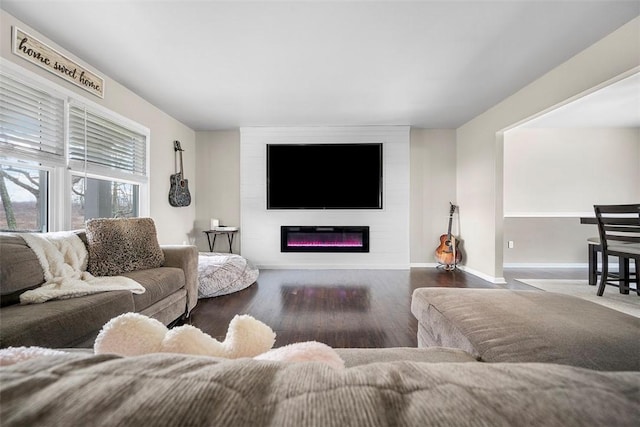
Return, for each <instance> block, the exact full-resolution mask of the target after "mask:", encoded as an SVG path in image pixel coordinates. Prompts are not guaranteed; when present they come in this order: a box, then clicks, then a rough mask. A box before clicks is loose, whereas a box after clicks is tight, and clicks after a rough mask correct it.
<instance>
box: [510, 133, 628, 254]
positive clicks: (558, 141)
mask: <svg viewBox="0 0 640 427" xmlns="http://www.w3.org/2000/svg"><path fill="white" fill-rule="evenodd" d="M638 200H640V129H637V128H576V129H571V128H568V129H567V128H562V129H539V128H518V129H515V130H512V131H509V132H506V133H505V136H504V210H505V219H504V240H505V244H504V245H503V247H504V248H505V249H504V262H505V266H510V265H514V264H515V265H529V264H544V265H554V264H556V265H566V264H572V263H573V264H586V262H587V258H586V255H585V254H586V243H585V239H586V238H587V237H592V236H596V235H597V230H596V228H595V226H592V225H581V224H580V223H579V217H580V216H593V205H594V204H616V203H635V202H637V201H638ZM510 240H511V241H513V242H514V247H513V248H508V245H507V244H506V242H508V241H510Z"/></svg>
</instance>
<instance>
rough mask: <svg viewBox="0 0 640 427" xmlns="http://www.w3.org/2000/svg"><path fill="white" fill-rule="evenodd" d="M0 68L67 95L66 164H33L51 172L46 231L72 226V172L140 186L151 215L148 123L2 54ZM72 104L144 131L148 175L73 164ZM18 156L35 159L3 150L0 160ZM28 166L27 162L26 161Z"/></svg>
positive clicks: (141, 209)
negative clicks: (96, 170) (84, 168)
mask: <svg viewBox="0 0 640 427" xmlns="http://www.w3.org/2000/svg"><path fill="white" fill-rule="evenodd" d="M0 68H1V69H2V71H3V72H4V73H6V74H9V75H10V76H12V77H15V78H16V79H18V80H21V81H24V82H26V83H27V84H29V85H33V86H35V87H36V88H38V89H39V90H42V91H45V92H47V93H49V94H50V95H52V96H55V97H58V98H61V99H63V101H64V119H63V120H64V123H63V129H64V132H63V138H64V141H63V143H64V166H61V165H55V164H48V162H47V161H46V158H45V159H44V160H43V159H40V160H39V162H40V164H38V165H33V166H31V165H30V166H29V167H33V168H34V169H41V170H46V171H47V172H49V179H48V192H47V193H48V194H47V200H46V202H47V218H46V221H47V224H46V230H43V231H63V230H69V229H70V228H71V182H72V175H76V176H78V175H80V176H84V177H87V178H94V179H100V180H109V181H118V182H123V183H128V184H134V185H138V186H139V190H138V191H139V197H138V215H139V216H140V217H148V216H149V215H150V205H151V200H150V199H151V198H150V191H149V189H150V182H151V176H150V169H151V167H150V158H151V156H150V151H151V150H150V148H151V131H150V129H149V128H147V127H146V126H143V125H142V124H140V123H137V122H135V121H133V120H131V119H129V118H127V117H125V116H122V115H121V114H118V113H116V112H114V111H112V110H109V109H108V108H106V107H104V106H102V105H100V104H98V103H96V102H94V101H92V100H91V99H88V98H86V97H84V96H82V95H80V94H78V93H76V92H73V91H72V90H69V89H66V88H64V87H62V86H60V85H58V84H56V83H54V82H52V81H50V80H49V79H47V78H45V77H42V76H40V75H38V74H36V73H34V72H32V71H30V70H27V69H26V68H23V67H22V66H20V65H18V64H15V63H13V62H10V61H8V60H6V59H5V58H0ZM71 105H74V106H82V107H84V108H86V109H87V110H89V111H91V112H92V113H93V114H97V115H99V116H102V117H104V118H106V119H108V120H111V121H113V122H114V123H117V124H118V125H120V126H123V127H126V128H128V129H129V130H131V131H134V132H137V133H139V134H142V135H144V137H145V144H146V145H145V156H146V159H145V174H144V176H140V175H136V176H134V175H132V176H131V178H128V177H123V174H122V172H115V173H114V174H113V175H111V174H109V173H108V172H107V171H105V172H103V173H89V172H87V171H82V170H78V168H77V167H76V168H73V167H72V165H71V164H70V161H69V137H70V135H69V114H70V108H71ZM11 158H12V159H15V160H33V159H28V158H26V157H20V156H19V155H18V156H16V155H14V154H13V153H11V152H7V151H3V152H2V153H1V155H0V162H2V163H3V164H5V163H6V164H15V162H11V161H10V160H7V159H11ZM23 166H24V165H23Z"/></svg>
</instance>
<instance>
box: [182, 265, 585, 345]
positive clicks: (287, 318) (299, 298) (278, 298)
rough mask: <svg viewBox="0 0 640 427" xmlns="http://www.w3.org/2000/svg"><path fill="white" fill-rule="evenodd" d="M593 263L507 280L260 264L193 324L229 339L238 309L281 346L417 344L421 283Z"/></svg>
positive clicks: (456, 284)
mask: <svg viewBox="0 0 640 427" xmlns="http://www.w3.org/2000/svg"><path fill="white" fill-rule="evenodd" d="M586 274H587V273H586V269H570V270H569V269H550V270H542V269H514V270H508V271H505V278H506V279H507V284H506V285H495V284H492V283H489V282H487V281H485V280H482V279H480V278H478V277H476V276H474V275H472V274H468V273H465V272H462V271H455V272H448V271H443V270H439V269H435V268H414V269H410V270H261V271H260V276H259V277H258V281H257V283H255V284H253V285H252V286H250V287H249V288H247V289H244V290H242V291H240V292H236V293H233V294H230V295H225V296H220V297H215V298H207V299H201V300H199V302H198V305H197V306H196V308H195V309H194V310H193V311H192V314H191V317H190V318H189V320H188V321H187V322H188V323H190V324H192V325H193V326H196V327H198V328H200V329H202V330H203V331H204V332H206V333H208V334H209V335H211V336H212V337H214V338H216V339H218V340H220V341H222V340H224V337H225V334H226V331H227V327H228V325H229V322H230V321H231V319H232V318H233V317H234V316H235V315H236V314H249V315H251V316H253V317H255V318H256V319H258V320H260V321H262V322H264V323H266V324H267V325H269V326H270V327H271V328H272V329H273V330H274V331H275V332H276V343H275V346H276V347H280V346H283V345H286V344H290V343H294V342H300V341H309V340H315V341H320V342H323V343H325V344H328V345H330V346H332V347H336V348H337V347H415V346H416V333H417V321H416V319H415V318H414V316H413V315H412V314H411V310H410V305H411V294H412V292H413V290H414V289H416V288H422V287H449V288H499V287H507V288H512V289H527V288H529V289H531V288H530V287H529V286H527V285H524V284H522V283H520V282H517V281H516V280H515V279H516V278H541V279H542V278H563V279H571V278H584V277H586Z"/></svg>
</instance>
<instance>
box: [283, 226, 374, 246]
mask: <svg viewBox="0 0 640 427" xmlns="http://www.w3.org/2000/svg"><path fill="white" fill-rule="evenodd" d="M280 250H281V252H369V227H368V226H339V227H332V226H291V225H283V226H282V227H280Z"/></svg>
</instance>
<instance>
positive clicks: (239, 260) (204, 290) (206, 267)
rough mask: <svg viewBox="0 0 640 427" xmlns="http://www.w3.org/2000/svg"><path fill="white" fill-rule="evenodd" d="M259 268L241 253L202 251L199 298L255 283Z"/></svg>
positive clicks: (228, 291)
mask: <svg viewBox="0 0 640 427" xmlns="http://www.w3.org/2000/svg"><path fill="white" fill-rule="evenodd" d="M258 273H259V272H258V269H257V268H255V267H254V266H253V265H251V264H250V263H249V262H248V261H247V260H246V259H245V258H243V257H241V256H240V255H235V254H227V253H216V252H200V255H199V257H198V298H210V297H217V296H220V295H227V294H230V293H233V292H237V291H240V290H242V289H245V288H247V287H249V286H250V285H252V284H253V283H255V281H256V279H257V278H258Z"/></svg>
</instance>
